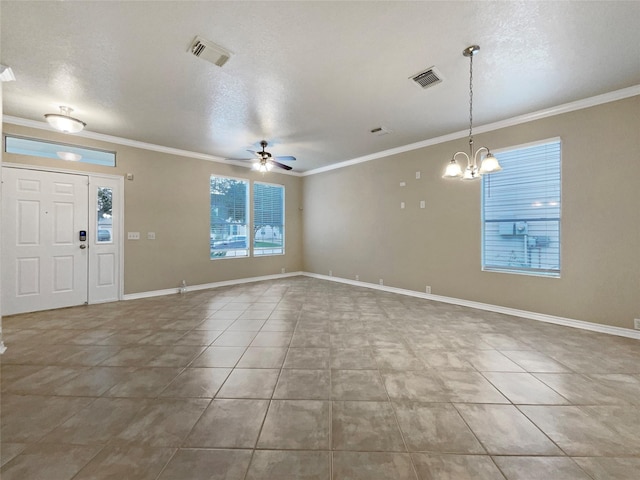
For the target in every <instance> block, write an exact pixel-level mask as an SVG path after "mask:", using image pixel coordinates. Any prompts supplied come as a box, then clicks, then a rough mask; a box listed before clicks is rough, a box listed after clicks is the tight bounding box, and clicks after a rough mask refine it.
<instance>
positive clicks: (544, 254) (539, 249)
mask: <svg viewBox="0 0 640 480" xmlns="http://www.w3.org/2000/svg"><path fill="white" fill-rule="evenodd" d="M495 155H496V157H497V158H498V160H499V162H500V164H501V165H502V168H503V170H502V171H501V172H499V173H495V174H492V175H485V176H484V177H482V268H483V270H491V271H502V272H512V273H524V274H532V275H543V276H550V277H559V276H560V213H561V208H560V206H561V174H560V173H561V166H560V140H559V139H558V140H553V141H549V142H545V143H540V144H536V145H532V146H525V147H516V148H513V149H510V150H508V151H503V152H500V153H496V154H495Z"/></svg>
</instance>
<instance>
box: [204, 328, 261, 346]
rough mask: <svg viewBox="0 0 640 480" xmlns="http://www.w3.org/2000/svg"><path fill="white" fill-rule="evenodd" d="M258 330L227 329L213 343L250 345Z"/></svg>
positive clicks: (219, 344) (217, 344)
mask: <svg viewBox="0 0 640 480" xmlns="http://www.w3.org/2000/svg"><path fill="white" fill-rule="evenodd" d="M257 334H258V332H253V331H251V332H243V331H233V332H232V331H226V332H224V333H223V334H222V335H220V336H219V337H218V338H216V339H215V341H214V342H213V343H212V345H214V346H216V347H248V346H249V344H250V343H251V341H252V340H253V339H254V338H255V336H256V335H257Z"/></svg>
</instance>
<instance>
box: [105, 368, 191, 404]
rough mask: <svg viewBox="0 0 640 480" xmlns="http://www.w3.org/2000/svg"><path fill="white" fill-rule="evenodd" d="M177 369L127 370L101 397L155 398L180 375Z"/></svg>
mask: <svg viewBox="0 0 640 480" xmlns="http://www.w3.org/2000/svg"><path fill="white" fill-rule="evenodd" d="M180 371H181V370H180V369H179V368H151V367H142V368H135V369H128V370H127V371H126V372H125V374H124V379H123V380H122V381H120V382H118V383H116V384H115V385H114V386H113V387H111V388H110V389H109V390H107V391H106V392H105V393H104V394H103V395H104V396H106V397H144V398H155V397H157V396H158V395H160V392H162V390H164V389H165V387H166V386H167V385H169V384H170V383H171V382H172V381H173V379H174V378H176V377H177V376H178V374H179V373H180Z"/></svg>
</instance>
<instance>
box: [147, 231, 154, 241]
mask: <svg viewBox="0 0 640 480" xmlns="http://www.w3.org/2000/svg"><path fill="white" fill-rule="evenodd" d="M155 239H156V232H147V240H155Z"/></svg>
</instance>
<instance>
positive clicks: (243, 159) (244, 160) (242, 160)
mask: <svg viewBox="0 0 640 480" xmlns="http://www.w3.org/2000/svg"><path fill="white" fill-rule="evenodd" d="M225 160H231V161H233V162H255V161H256V159H255V158H225Z"/></svg>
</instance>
